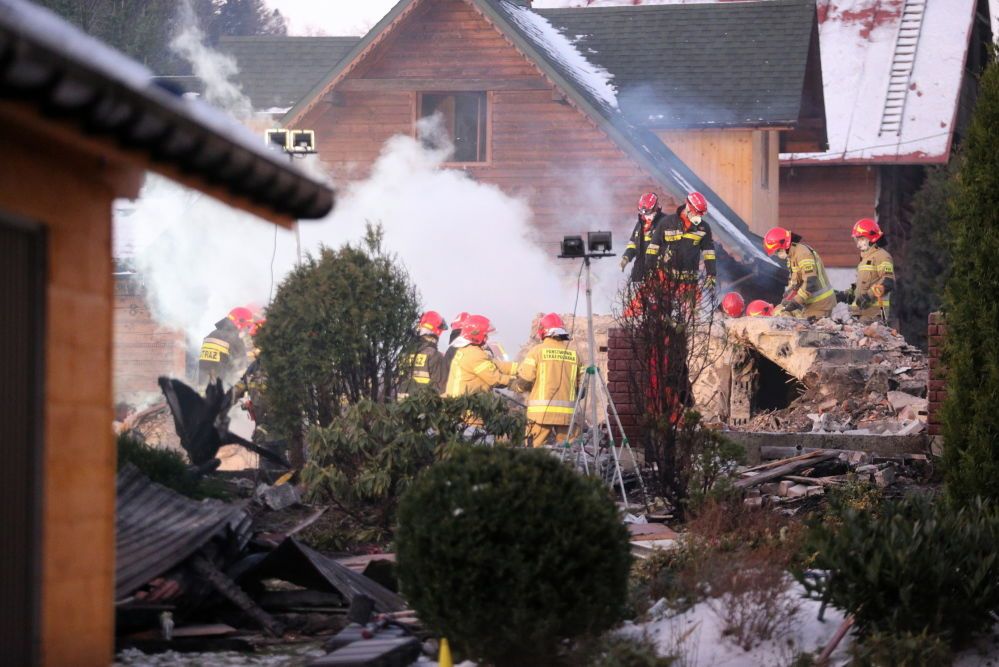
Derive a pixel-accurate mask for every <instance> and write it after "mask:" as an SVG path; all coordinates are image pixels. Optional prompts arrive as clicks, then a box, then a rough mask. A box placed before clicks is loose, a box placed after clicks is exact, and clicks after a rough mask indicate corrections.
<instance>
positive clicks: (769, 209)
mask: <svg viewBox="0 0 999 667" xmlns="http://www.w3.org/2000/svg"><path fill="white" fill-rule="evenodd" d="M779 135H780V132H777V131H776V130H759V131H756V132H753V188H752V192H753V214H752V215H751V216H750V217H748V218H744V219H745V220H746V223H747V224H748V225H749V228H750V229H751V230H753V231H754V232H756V233H757V234H759V235H760V236H763V235H765V234H766V233H767V230H768V229H770V228H771V227H774V226H775V225H776V224H777V217H778V206H779V200H780V196H779V195H780V155H779V151H780V136H779Z"/></svg>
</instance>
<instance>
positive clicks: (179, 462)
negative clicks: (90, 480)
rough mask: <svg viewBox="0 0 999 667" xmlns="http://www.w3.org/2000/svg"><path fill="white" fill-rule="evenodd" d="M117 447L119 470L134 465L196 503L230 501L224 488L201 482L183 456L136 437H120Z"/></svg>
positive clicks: (130, 435) (202, 480)
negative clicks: (211, 499)
mask: <svg viewBox="0 0 999 667" xmlns="http://www.w3.org/2000/svg"><path fill="white" fill-rule="evenodd" d="M117 445H118V470H121V469H122V468H123V467H124V466H125V465H126V464H128V463H131V464H132V465H134V466H135V467H136V468H138V469H139V471H140V472H141V473H142V474H143V475H145V476H146V477H148V478H149V479H150V481H153V482H156V483H157V484H162V485H163V486H165V487H167V488H168V489H172V490H174V491H176V492H177V493H179V494H181V495H184V496H188V497H189V498H194V499H195V500H201V499H203V498H222V499H227V498H228V497H229V494H228V493H226V492H225V490H224V488H222V487H221V486H217V485H213V484H212V483H211V482H210V481H209V480H204V479H199V478H198V476H197V475H195V474H194V473H193V472H192V471H191V470H190V469H189V467H188V465H187V462H186V460H185V459H184V456H183V455H182V454H181V453H180V452H177V451H174V450H172V449H163V448H160V447H153V446H151V445H148V444H146V442H145V441H144V440H143V439H142V438H141V437H137V436H135V435H133V434H132V433H120V434H119V435H118V437H117Z"/></svg>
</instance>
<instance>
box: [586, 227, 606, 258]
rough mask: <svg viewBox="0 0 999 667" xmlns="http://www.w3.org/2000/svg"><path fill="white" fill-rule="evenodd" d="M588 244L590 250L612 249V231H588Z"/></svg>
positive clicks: (599, 251) (598, 251) (603, 250)
mask: <svg viewBox="0 0 999 667" xmlns="http://www.w3.org/2000/svg"><path fill="white" fill-rule="evenodd" d="M586 246H587V248H588V249H589V251H590V252H593V253H602V252H610V251H611V233H610V232H587V233H586Z"/></svg>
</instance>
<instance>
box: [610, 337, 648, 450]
mask: <svg viewBox="0 0 999 667" xmlns="http://www.w3.org/2000/svg"><path fill="white" fill-rule="evenodd" d="M637 366H638V362H637V361H636V360H635V358H634V354H633V352H632V349H631V342H630V341H629V340H628V337H627V336H626V335H625V333H624V331H622V330H621V329H611V330H610V331H609V332H608V335H607V388H608V390H609V391H610V395H611V399H612V400H613V401H614V405H615V407H617V411H618V414H619V415H620V416H621V426H623V427H624V432H625V434H626V435H627V436H628V440H630V441H631V442H632V443H633V444H634V445H635V446H636V447H639V448H640V445H641V442H642V441H641V437H640V431H639V427H638V426H639V425H638V408H636V407H635V405H634V401H633V400H632V397H631V375H632V373H633V372H634V371H635V370H636V368H637Z"/></svg>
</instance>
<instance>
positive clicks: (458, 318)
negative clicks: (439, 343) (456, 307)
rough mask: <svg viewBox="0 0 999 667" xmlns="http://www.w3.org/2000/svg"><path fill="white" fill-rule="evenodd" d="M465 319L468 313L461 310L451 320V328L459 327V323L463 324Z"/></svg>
mask: <svg viewBox="0 0 999 667" xmlns="http://www.w3.org/2000/svg"><path fill="white" fill-rule="evenodd" d="M467 319H468V313H466V312H465V311H461V312H460V313H458V314H457V315H456V316H455V318H454V319H453V320H451V328H452V329H460V328H461V325H462V324H464V323H465V320H467Z"/></svg>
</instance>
